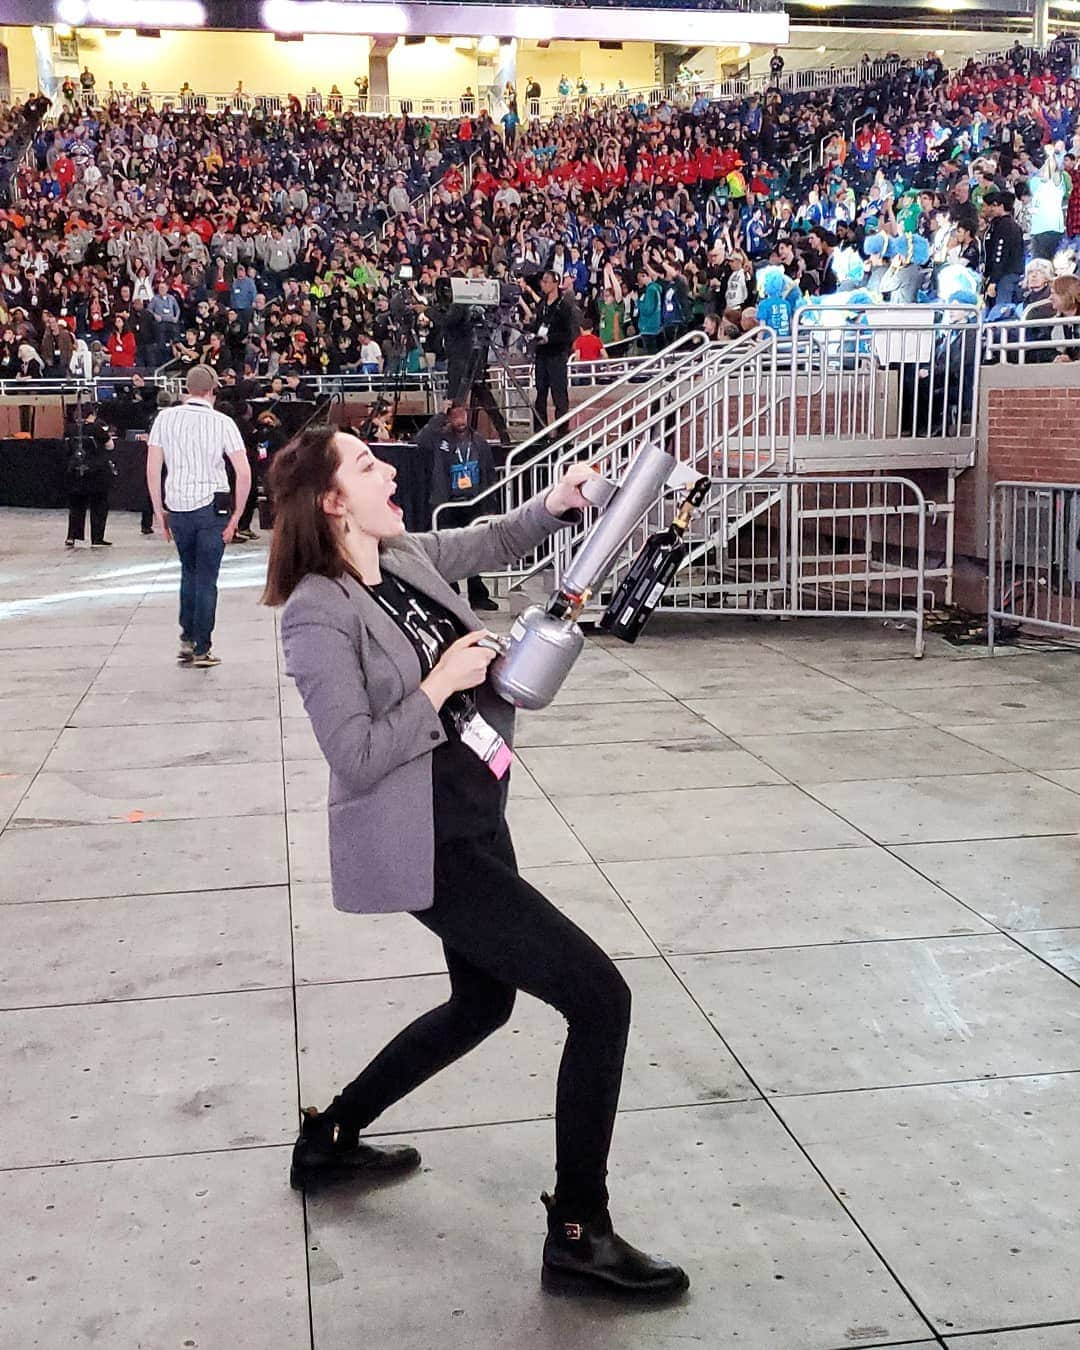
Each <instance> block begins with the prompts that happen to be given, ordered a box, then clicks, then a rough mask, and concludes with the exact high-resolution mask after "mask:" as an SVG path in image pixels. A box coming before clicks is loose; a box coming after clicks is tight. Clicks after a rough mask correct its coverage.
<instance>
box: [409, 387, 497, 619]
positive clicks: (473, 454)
mask: <svg viewBox="0 0 1080 1350" xmlns="http://www.w3.org/2000/svg"><path fill="white" fill-rule="evenodd" d="M416 446H417V449H418V450H421V451H423V453H424V457H425V459H426V460H427V462H428V464H429V465H430V468H431V494H430V498H429V500H430V502H431V509H432V510H434V509H435V507H437V506H441V505H442V504H443V503H444V502H453V503H454V504H455V507H456V505H457V503H459V502H460V503H461V507H460V509H455V510H454V511H453V512H452V513H451V519H450V521H448V522H447V524H448V525H449V526H450V527H451V528H454V529H457V528H459V527H461V526H463V525H468V524H470V523H471V522H472V521H474V520H475V519H476V518H477V517H478V516H481V515H485V516H486V515H490V514H491V513H492V512H493V511H497V506H496V504H495V503H494V502H492V501H491V500H485V501H484V502H481V503H474V502H473V498H474V497H476V496H477V495H478V494H479V493H481V492H483V491H484V489H485V488H488V487H490V486H491V484H492V483H494V481H495V460H494V457H493V456H492V453H491V446H490V445H488V443H487V441H486V440H485V439H484V437H483V436H480V435H479V434H478V433H477V432H476V431H474V430H473V428H472V427H470V425H469V405H468V402H467V401H466V400H465V399H456V400H455V401H453V402H452V403H451V405H450V407H449V409H448V410H447V411H446V412H445V413H438V414H436V416H434V417H433V418H432V419H431V421H430V422H428V424H427V426H426V427H424V428H423V430H422V431H421V432H420V435H419V436H418V437H417V438H416ZM468 587H469V604H470V605H471V606H472V608H473V609H474V610H487V611H491V610H496V609H498V608H499V606H498V605H497V604H496V603H495V601H494V600H492V598H491V594H490V592H489V591H488V588H487V587H486V586H485V585H484V581H483V578H482V577H470V578H469V581H468Z"/></svg>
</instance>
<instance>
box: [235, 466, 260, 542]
mask: <svg viewBox="0 0 1080 1350" xmlns="http://www.w3.org/2000/svg"><path fill="white" fill-rule="evenodd" d="M247 461H248V468H249V469H250V470H251V487H250V489H249V490H248V495H247V501H246V502H245V503H244V509H243V510H242V511H241V512H240V519H239V520H238V521H237V522H236V528H237V529H238V530H250V529H251V521H252V518H253V516H254V515H255V508H256V506H258V504H259V475H260V473H261V471H262V465H261V464H260V463H259V456H258V455H257V454H256V453H255V452H254V450H249V451H248V452H247Z"/></svg>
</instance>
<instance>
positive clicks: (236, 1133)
mask: <svg viewBox="0 0 1080 1350" xmlns="http://www.w3.org/2000/svg"><path fill="white" fill-rule="evenodd" d="M111 530H112V537H113V538H114V540H115V541H116V544H117V547H116V548H114V549H113V550H112V552H111V553H110V555H109V557H108V558H102V557H99V556H98V555H97V554H95V553H91V552H90V551H89V550H82V549H80V550H77V551H76V552H75V553H74V555H71V554H67V553H65V552H64V550H63V549H62V547H59V544H60V541H61V537H62V522H61V521H60V520H59V518H58V517H55V516H50V515H48V514H47V513H37V512H2V513H0V824H2V828H0V904H2V905H3V906H4V907H5V908H4V910H3V917H4V928H3V936H4V941H3V942H2V943H0V990H2V997H0V1008H2V1009H3V1011H0V1028H2V1031H0V1067H2V1070H3V1079H4V1082H5V1085H6V1101H7V1105H8V1112H7V1116H6V1120H7V1125H8V1127H7V1129H6V1131H5V1143H6V1148H5V1150H4V1157H3V1160H2V1166H0V1203H2V1204H3V1209H4V1214H5V1220H6V1222H5V1232H6V1233H7V1235H8V1240H7V1243H6V1255H7V1258H8V1259H7V1260H6V1261H5V1262H4V1263H2V1265H0V1301H2V1303H3V1305H4V1309H5V1315H4V1343H5V1344H7V1342H8V1340H10V1341H11V1343H12V1344H13V1345H16V1344H17V1345H25V1346H27V1347H31V1346H36V1347H41V1348H42V1350H55V1348H56V1347H58V1346H60V1345H65V1346H74V1347H90V1346H98V1345H108V1346H109V1347H110V1348H112V1347H116V1350H134V1347H137V1346H141V1347H151V1348H152V1350H166V1347H172V1346H177V1347H182V1346H197V1347H199V1350H234V1348H235V1347H239V1348H240V1350H286V1348H287V1350H294V1348H295V1347H297V1346H304V1345H308V1346H309V1347H311V1350H345V1347H350V1348H351V1347H353V1346H356V1345H358V1344H370V1343H375V1344H379V1345H381V1346H387V1347H389V1348H390V1350H427V1348H428V1347H432V1348H434V1347H439V1350H444V1348H449V1350H457V1348H458V1347H460V1348H461V1350H465V1347H468V1350H495V1348H496V1347H499V1350H501V1347H503V1346H514V1347H515V1348H519V1350H541V1347H543V1350H548V1347H551V1346H553V1345H559V1346H578V1345H588V1346H593V1347H598V1348H599V1350H638V1348H639V1347H641V1348H642V1350H644V1348H645V1347H647V1348H648V1350H675V1347H681V1346H684V1345H686V1344H697V1345H702V1346H708V1347H723V1348H724V1350H729V1347H733V1346H740V1345H741V1346H744V1347H749V1348H750V1350H840V1347H850V1346H858V1347H870V1346H885V1345H890V1346H899V1345H908V1346H916V1345H918V1346H937V1347H939V1348H940V1347H946V1350H1066V1347H1073V1346H1076V1347H1078V1350H1080V1278H1078V1275H1080V1272H1078V1271H1077V1257H1076V1252H1077V1244H1076V1241H1075V1231H1076V1214H1077V1211H1078V1209H1080V1185H1078V1182H1077V1177H1078V1176H1080V1138H1078V1136H1077V1132H1076V1129H1075V1121H1076V1118H1077V1110H1078V1107H1080V1072H1078V1071H1080V835H1078V834H1077V833H1076V832H1077V830H1080V659H1077V658H1074V657H1071V656H1068V655H1066V656H1040V655H1014V654H1010V655H1009V656H1008V657H1007V658H1001V659H999V660H997V661H995V662H993V663H991V662H988V661H987V660H985V659H983V658H981V657H980V656H979V655H978V654H974V653H964V654H963V655H957V654H955V653H952V652H950V651H949V650H948V649H947V648H946V647H945V646H944V644H942V643H941V642H939V641H937V640H935V639H933V638H931V641H930V643H929V647H928V650H929V654H928V656H927V659H926V660H925V661H924V662H922V663H915V662H913V661H911V660H910V657H909V656H908V638H907V635H905V634H903V633H898V632H897V631H896V630H893V629H881V628H876V627H874V626H872V625H870V624H867V625H856V624H830V623H828V622H820V623H811V622H808V623H795V624H758V623H749V622H744V621H740V620H734V619H731V618H728V619H725V620H723V621H710V620H700V619H696V618H680V619H678V620H664V619H658V620H657V621H656V622H655V623H654V625H653V627H652V628H651V629H650V631H649V632H648V633H647V634H646V636H645V637H644V638H643V639H642V640H641V642H640V643H639V644H638V645H637V646H636V647H633V648H625V647H622V646H621V645H620V644H617V643H614V642H613V641H611V640H609V639H606V638H605V639H600V640H597V641H593V642H591V643H590V644H589V646H588V648H587V650H586V653H585V655H584V657H583V658H582V661H581V663H580V665H579V666H578V668H577V669H576V671H575V673H574V676H573V679H572V681H571V684H570V687H569V688H568V689H567V692H566V696H565V698H564V699H563V700H562V702H561V706H560V707H558V708H556V709H554V710H552V711H550V712H547V713H544V714H540V715H536V716H534V717H531V718H529V717H526V718H523V719H522V736H521V746H522V764H521V766H519V769H518V771H517V776H516V778H515V782H514V789H513V795H512V803H511V821H512V825H513V828H514V830H515V832H516V836H517V843H518V847H519V853H520V856H521V862H522V866H523V868H525V869H526V870H527V873H528V877H529V880H530V881H532V883H533V884H534V885H536V886H538V887H539V888H541V889H542V890H543V891H545V893H547V894H548V895H550V896H551V898H552V899H553V901H554V902H555V903H556V904H558V905H560V906H562V907H563V908H564V909H565V911H566V912H567V913H568V914H569V915H570V916H571V917H572V918H573V919H574V920H575V921H576V922H578V923H580V924H581V925H582V926H583V927H584V928H586V930H587V931H589V932H590V933H591V934H592V935H593V936H594V938H595V939H596V940H597V941H598V942H600V943H601V945H603V946H604V947H605V948H606V949H607V950H608V951H609V952H610V953H611V954H612V955H613V956H614V957H615V958H616V959H617V960H619V961H620V962H621V963H622V968H623V970H624V972H625V974H626V977H627V979H628V981H629V982H630V983H631V985H632V986H633V989H634V993H635V1001H634V1031H633V1035H632V1041H631V1049H630V1053H629V1056H628V1064H627V1075H626V1083H625V1087H624V1092H623V1098H622V1111H621V1114H620V1119H619V1123H618V1127H617V1130H616V1135H615V1146H614V1152H613V1157H612V1178H611V1181H612V1192H613V1197H614V1210H615V1214H616V1218H617V1220H618V1222H619V1224H620V1226H621V1227H622V1228H623V1230H624V1231H625V1232H626V1233H627V1235H628V1236H630V1237H631V1238H632V1239H637V1240H638V1241H639V1242H640V1243H642V1245H645V1246H648V1247H652V1248H654V1249H656V1250H661V1251H664V1252H666V1253H669V1254H671V1255H673V1256H676V1257H678V1258H680V1259H681V1260H683V1261H684V1262H685V1264H686V1265H687V1267H688V1269H689V1270H690V1273H691V1276H692V1279H693V1290H692V1295H691V1297H690V1298H689V1299H688V1300H687V1301H686V1302H685V1303H683V1304H682V1305H680V1306H678V1307H675V1308H669V1309H666V1310H663V1311H656V1310H653V1311H642V1310H630V1309H625V1308H619V1307H617V1306H613V1305H610V1304H606V1303H582V1302H577V1301H564V1300H551V1299H548V1298H547V1297H545V1296H544V1295H543V1294H542V1293H541V1292H540V1290H539V1288H538V1282H537V1267H538V1260H539V1243H540V1235H541V1231H542V1215H541V1211H540V1207H539V1205H538V1203H537V1199H536V1197H537V1194H538V1192H539V1191H540V1189H541V1188H542V1187H544V1186H548V1185H550V1183H551V1150H552V1123H551V1120H550V1111H551V1109H552V1100H553V1095H554V1074H555V1067H556V1063H557V1059H558V1052H559V1041H560V1023H559V1019H558V1018H557V1017H556V1016H554V1015H553V1014H552V1013H551V1012H550V1011H549V1010H547V1009H546V1008H544V1007H542V1006H541V1005H538V1004H536V1003H534V1002H531V1001H530V1000H529V999H527V998H525V997H521V998H520V999H519V1002H518V1007H517V1009H516V1011H515V1014H514V1017H513V1018H512V1020H511V1023H510V1025H509V1026H508V1027H507V1028H506V1029H505V1031H504V1032H502V1033H500V1035H498V1036H497V1037H495V1038H493V1039H492V1040H491V1041H490V1042H489V1043H487V1044H486V1045H484V1046H483V1047H482V1048H481V1049H479V1050H478V1051H477V1052H476V1054H475V1055H474V1056H472V1057H471V1058H470V1059H469V1060H467V1061H466V1062H464V1063H463V1064H462V1065H460V1066H457V1067H456V1068H455V1069H453V1070H451V1071H449V1072H448V1073H446V1074H445V1075H443V1076H441V1077H440V1078H438V1079H436V1080H434V1081H433V1082H432V1083H430V1084H428V1085H426V1086H425V1087H424V1088H422V1089H421V1090H420V1091H418V1092H417V1093H416V1094H415V1096H414V1097H413V1098H411V1099H409V1100H406V1101H405V1102H402V1103H400V1104H399V1105H398V1106H396V1107H394V1108H392V1110H391V1112H389V1113H387V1115H386V1116H385V1117H384V1118H383V1120H382V1121H381V1122H379V1123H378V1125H377V1127H376V1128H379V1127H381V1128H382V1129H384V1130H385V1131H387V1132H390V1133H391V1134H393V1135H394V1136H395V1137H401V1136H402V1135H405V1136H407V1137H409V1138H412V1139H416V1140H417V1141H418V1142H419V1143H420V1145H421V1147H422V1149H423V1151H424V1155H425V1167H424V1170H423V1171H422V1173H421V1174H420V1175H419V1176H417V1177H414V1178H411V1179H409V1180H408V1181H407V1182H404V1183H401V1184H398V1185H393V1186H389V1187H383V1188H379V1189H375V1190H372V1191H368V1192H366V1193H363V1194H356V1193H353V1194H343V1193H338V1194H335V1195H326V1196H320V1197H318V1198H317V1199H312V1200H310V1201H308V1202H307V1203H306V1204H305V1203H304V1202H303V1201H302V1200H300V1199H299V1198H298V1197H296V1196H295V1195H294V1194H292V1193H291V1192H290V1191H289V1190H288V1188H287V1184H286V1174H287V1167H288V1144H289V1141H290V1140H291V1138H292V1135H293V1132H294V1130H295V1124H296V1115H297V1109H298V1107H299V1105H300V1104H301V1103H302V1102H303V1103H306V1102H307V1101H308V1100H309V1099H311V1100H315V1101H316V1102H319V1101H321V1099H322V1097H324V1096H325V1095H326V1094H327V1093H328V1092H330V1091H331V1089H332V1087H333V1086H335V1085H336V1084H337V1083H338V1082H339V1081H340V1078H341V1077H342V1076H343V1075H345V1074H348V1073H349V1072H351V1071H352V1070H354V1069H356V1068H358V1067H360V1065H361V1063H362V1061H363V1059H364V1057H365V1056H367V1055H368V1054H370V1053H371V1052H372V1051H374V1050H375V1049H377V1048H378V1047H379V1045H380V1044H381V1042H382V1041H383V1039H384V1038H385V1037H387V1036H389V1035H390V1034H392V1032H393V1031H394V1030H396V1029H397V1027H398V1026H400V1024H401V1023H402V1021H403V1020H404V1019H406V1018H407V1017H408V1016H410V1015H411V1014H412V1013H414V1012H416V1011H419V1010H421V1009H423V1008H425V1007H427V1006H429V1005H430V1004H432V1003H434V1002H437V1001H438V1000H439V999H440V998H441V997H442V996H443V991H444V989H445V975H444V973H443V972H444V963H443V958H442V952H441V948H440V947H439V945H438V943H436V942H435V941H434V939H433V938H432V937H431V935H430V934H428V933H427V931H426V930H425V929H423V928H422V927H421V926H420V925H419V924H416V923H415V921H413V920H411V919H409V918H408V917H407V916H401V915H389V916H385V917H380V918H373V919H361V918H352V917H350V916H347V915H342V914H338V913H336V912H335V911H334V910H333V909H332V908H331V907H330V903H329V894H328V886H327V884H326V881H327V868H326V840H325V818H324V816H323V813H322V803H323V800H324V798H325V786H326V783H325V771H324V770H323V768H322V767H321V765H320V764H319V763H318V762H317V758H318V750H317V747H316V746H315V744H314V741H313V738H312V737H311V734H310V731H309V729H308V727H307V724H306V720H305V719H304V717H303V710H302V707H301V706H300V702H299V699H298V698H297V696H296V693H295V690H293V689H292V688H291V686H290V685H289V683H288V681H287V680H285V679H284V678H283V675H282V671H281V669H280V659H279V656H278V652H277V647H276V642H275V639H274V632H275V629H274V618H273V616H272V615H270V614H268V613H267V612H266V611H264V610H260V609H259V608H258V605H257V603H256V598H257V594H258V591H257V587H258V585H259V583H260V580H261V576H262V569H263V565H264V553H263V550H262V548H261V546H258V547H245V548H242V549H236V550H231V551H230V552H229V554H228V556H227V561H226V565H225V567H224V569H223V590H222V599H221V607H220V616H221V627H220V629H219V635H218V639H217V642H216V644H215V645H216V647H217V648H218V650H219V653H220V654H221V655H222V656H223V657H224V658H225V661H226V664H225V665H224V666H223V667H222V668H221V669H220V670H218V671H208V672H194V671H191V672H186V671H179V670H177V668H176V666H175V664H174V655H175V653H174V650H173V648H174V643H175V623H174V610H175V585H176V570H177V569H176V562H175V557H174V555H173V554H172V553H171V551H170V550H169V549H168V548H167V547H166V546H164V545H163V544H162V543H161V542H159V541H157V540H143V539H141V538H140V537H139V535H138V532H137V530H136V528H135V522H134V519H133V518H131V517H123V516H120V517H117V518H116V519H115V522H114V524H113V525H112V527H111ZM53 540H55V543H54V542H53ZM188 677H190V679H189V678H188ZM939 729H940V730H939ZM575 746H576V747H578V749H577V751H575V748H574V747H575ZM526 770H531V771H532V772H531V773H530V772H527V771H526ZM80 822H81V823H80Z"/></svg>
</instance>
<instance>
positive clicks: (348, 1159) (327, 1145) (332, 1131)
mask: <svg viewBox="0 0 1080 1350" xmlns="http://www.w3.org/2000/svg"><path fill="white" fill-rule="evenodd" d="M419 1166H420V1154H419V1153H418V1152H417V1151H416V1149H414V1148H411V1147H410V1146H408V1145H402V1146H400V1147H398V1148H378V1147H376V1146H375V1145H374V1144H363V1143H361V1142H360V1141H359V1140H358V1139H357V1138H356V1137H355V1135H354V1136H353V1137H352V1138H351V1139H350V1138H348V1137H347V1136H346V1135H345V1134H344V1133H343V1132H342V1131H341V1130H340V1129H339V1127H338V1126H337V1124H335V1122H334V1121H332V1120H331V1119H329V1117H327V1116H324V1115H321V1114H320V1113H319V1112H318V1111H316V1110H315V1108H314V1107H313V1106H309V1107H308V1108H307V1109H306V1110H305V1111H304V1115H303V1119H302V1120H301V1123H300V1138H299V1139H298V1140H297V1141H296V1144H295V1146H294V1147H293V1155H292V1167H291V1168H290V1170H289V1185H290V1186H291V1187H292V1188H293V1190H294V1191H310V1190H315V1189H316V1188H317V1187H319V1186H328V1185H333V1184H334V1183H335V1182H339V1181H355V1180H357V1179H358V1178H361V1179H362V1178H370V1179H372V1180H374V1179H375V1178H376V1177H380V1178H381V1177H390V1176H399V1175H402V1174H404V1173H405V1172H414V1171H415V1170H416V1169H417V1168H418V1167H419Z"/></svg>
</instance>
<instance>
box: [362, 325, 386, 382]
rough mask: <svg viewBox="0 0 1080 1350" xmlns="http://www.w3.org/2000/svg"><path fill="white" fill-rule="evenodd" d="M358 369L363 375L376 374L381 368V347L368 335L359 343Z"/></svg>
mask: <svg viewBox="0 0 1080 1350" xmlns="http://www.w3.org/2000/svg"><path fill="white" fill-rule="evenodd" d="M360 370H361V372H362V373H363V374H364V375H378V374H379V372H380V371H381V370H382V348H381V347H380V346H379V344H378V343H377V342H376V341H375V339H374V338H373V337H371V336H370V335H368V336H366V337H365V338H364V341H363V342H362V343H361V344H360Z"/></svg>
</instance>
